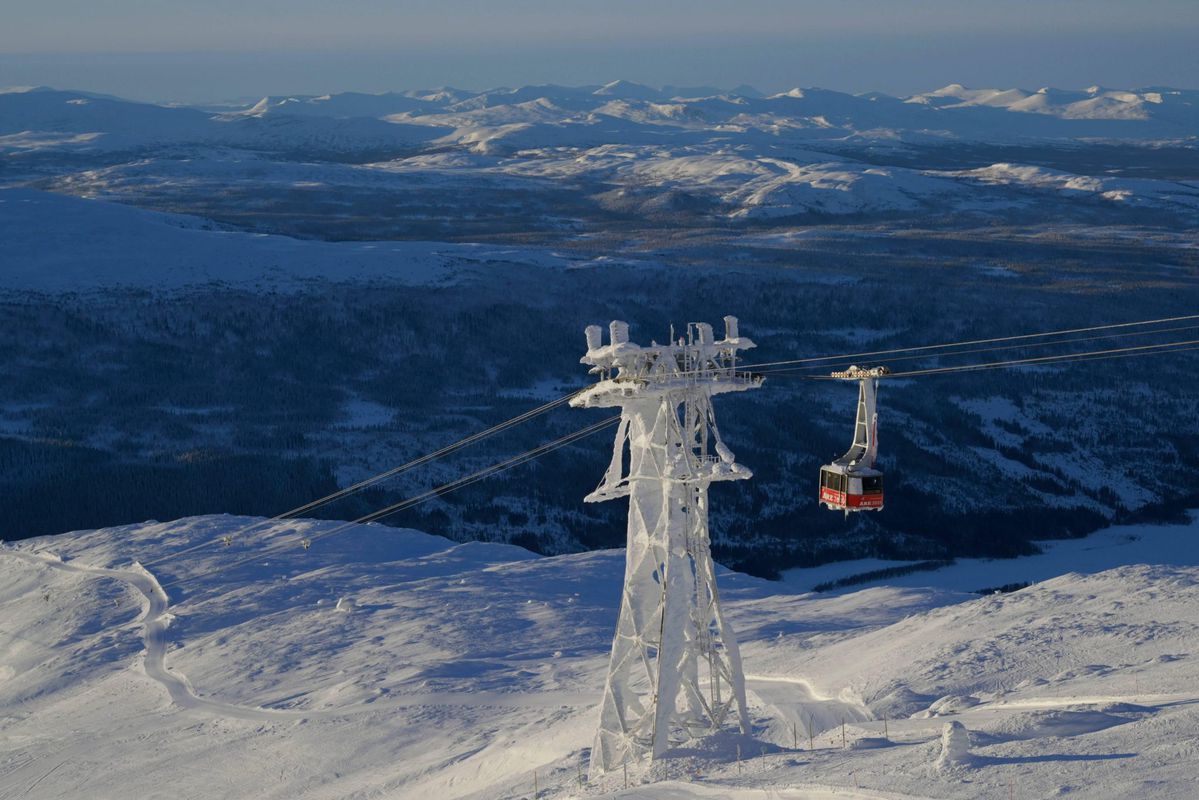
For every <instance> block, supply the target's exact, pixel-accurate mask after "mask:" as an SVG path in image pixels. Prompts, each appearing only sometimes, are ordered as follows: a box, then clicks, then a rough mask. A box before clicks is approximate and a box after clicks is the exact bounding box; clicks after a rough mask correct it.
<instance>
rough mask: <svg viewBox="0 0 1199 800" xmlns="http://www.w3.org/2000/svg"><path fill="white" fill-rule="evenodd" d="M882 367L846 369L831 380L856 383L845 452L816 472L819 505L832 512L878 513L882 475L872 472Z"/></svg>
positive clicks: (876, 441)
mask: <svg viewBox="0 0 1199 800" xmlns="http://www.w3.org/2000/svg"><path fill="white" fill-rule="evenodd" d="M890 372H891V370H889V369H887V368H886V367H873V368H870V369H864V368H862V367H850V368H849V369H847V370H845V371H844V372H834V373H832V377H834V378H838V379H840V380H847V381H857V382H858V413H857V419H856V421H855V423H854V432H853V444H852V445H851V446H850V448H849V451H848V452H847V453H846V454H845V455H843V456H841V457H840V458H838V459H837V460H835V461H833V462H832V463H831V464H825V465H824V466H823V467H821V468H820V503H821V505H823V506H825V507H826V508H828V509H830V510H832V511H844V512H845V513H846V514H849V512H850V511H881V510H882V508H883V473H882V472H881V471H880V470H878V469H875V467H874V463H875V460H876V459H877V458H878V411H877V407H876V402H877V397H878V379H879V378H881V377H883V376H884V375H887V374H889V373H890Z"/></svg>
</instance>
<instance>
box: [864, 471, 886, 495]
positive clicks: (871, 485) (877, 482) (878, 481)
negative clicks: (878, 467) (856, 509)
mask: <svg viewBox="0 0 1199 800" xmlns="http://www.w3.org/2000/svg"><path fill="white" fill-rule="evenodd" d="M882 490H883V476H882V475H875V476H874V477H871V478H862V491H864V492H881V491H882Z"/></svg>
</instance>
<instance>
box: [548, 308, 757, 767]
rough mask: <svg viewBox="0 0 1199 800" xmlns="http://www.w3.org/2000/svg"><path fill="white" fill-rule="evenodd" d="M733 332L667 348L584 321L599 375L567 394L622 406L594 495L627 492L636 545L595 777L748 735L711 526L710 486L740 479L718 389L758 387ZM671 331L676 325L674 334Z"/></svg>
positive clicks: (699, 330) (696, 330) (699, 335)
mask: <svg viewBox="0 0 1199 800" xmlns="http://www.w3.org/2000/svg"><path fill="white" fill-rule="evenodd" d="M724 322H725V337H724V339H723V340H721V341H715V339H714V337H713V333H712V326H711V325H708V324H706V323H692V324H691V325H689V326H688V329H687V335H686V337H683V338H679V339H678V340H677V341H674V342H672V343H670V344H667V345H659V344H657V343H654V344H652V345H651V346H649V347H642V346H639V345H636V344H633V343H631V342H629V340H628V325H627V324H626V323H624V322H619V321H617V322H613V323H612V324H611V326H610V332H611V333H610V336H611V340H610V342H609V344H607V345H604V344H603V341H602V337H603V330H602V329H601V328H600V327H599V326H596V325H592V326H590V327H588V328H587V331H586V335H587V355H585V356H584V357H583V358H582V362H583V363H584V364H590V365H592V369H591V372H592V373H593V374H596V375H598V376H599V382H598V383H596V384H595V385H594V386H592V387H590V388H589V389H587V390H585V391H583V392H581V393H580V394H579V395H578V396H576V397H575V398H573V399H572V400H571V405H573V406H575V407H581V408H595V407H612V406H620V407H621V409H622V412H621V420H620V426H619V428H618V429H617V433H616V443H615V447H614V448H613V453H612V461H611V463H610V465H609V466H608V471H607V473H606V474H605V475H604V479H603V481H602V482H601V483H600V485H599V487H598V488H597V489H596V490H595V491H594V492H592V493H591V494H589V495H588V496H587V498H586V500H587V501H588V502H598V501H602V500H611V499H614V498H617V497H624V496H628V498H629V522H628V549H627V555H626V559H627V561H626V565H625V583H624V592H623V596H622V599H621V607H620V618H619V621H618V622H617V626H616V635H615V637H614V638H613V640H612V653H611V658H610V661H609V664H608V678H607V685H606V686H605V689H604V697H603V703H602V706H601V711H600V724H599V730H598V731H597V732H596V736H595V745H594V747H593V748H592V750H591V767H590V769H591V774H592V775H593V776H596V775H599V774H601V773H603V772H606V771H607V770H610V769H613V768H615V767H619V766H620V765H621V764H623V763H626V762H628V761H632V760H636V759H640V758H642V757H643V756H645V755H647V754H648V755H649V756H650V757H651V758H657V757H659V756H661V755H662V754H664V753H665V752H666V751H667V750H668V749H669V748H671V747H672V746H675V745H677V744H681V743H683V742H685V741H688V740H690V739H693V738H697V737H700V736H704V735H707V734H710V733H712V732H714V731H717V730H719V729H721V728H722V727H724V726H726V725H736V726H737V727H738V728H739V729H740V730H741V731H742V732H743V733H744V732H747V730H748V726H749V718H748V715H747V713H746V710H745V680H744V677H743V675H742V671H741V655H740V652H739V651H738V649H737V641H736V638H735V637H734V635H733V631H732V629H731V628H730V627H729V625H728V623H727V622H726V621H725V619H724V615H723V613H722V612H721V609H720V596H719V593H718V592H717V588H716V574H715V570H714V568H713V565H712V553H711V546H710V538H709V532H708V485H709V484H710V483H712V482H713V481H728V480H744V479H746V478H749V477H751V475H752V473H751V472H750V471H749V470H748V469H746V468H745V467H743V466H741V465H740V464H737V463H736V461H735V460H734V457H733V453H732V452H731V451H730V450H729V449H728V448H727V447H725V445H724V443H723V442H722V441H721V439H720V433H719V431H718V430H717V428H716V417H715V415H714V414H713V411H712V396H713V395H717V394H722V393H724V392H740V391H745V390H747V389H754V388H757V387H758V386H760V385H761V382H762V379H761V377H760V376H751V375H747V374H744V373H738V372H737V371H736V360H737V353H738V351H740V350H745V349H748V348H751V347H753V346H754V343H753V342H751V341H750V340H748V339H743V338H740V336H739V335H738V331H737V319H736V318H735V317H725V318H724ZM671 338H672V339H673V338H674V334H673V333H672V334H671Z"/></svg>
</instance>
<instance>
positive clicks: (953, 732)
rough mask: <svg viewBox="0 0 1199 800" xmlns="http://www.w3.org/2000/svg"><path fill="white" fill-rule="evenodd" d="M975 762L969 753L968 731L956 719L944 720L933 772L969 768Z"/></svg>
mask: <svg viewBox="0 0 1199 800" xmlns="http://www.w3.org/2000/svg"><path fill="white" fill-rule="evenodd" d="M974 764H975V760H974V756H972V755H971V754H970V733H969V732H968V731H967V730H966V726H965V725H963V724H962V723H960V722H958V721H956V720H955V721H953V722H946V723H945V727H944V728H942V729H941V752H940V754H939V755H938V756H937V760H936V761H934V762H933V770H934V771H935V772H938V773H941V774H945V773H953V772H960V771H962V770H964V769H969V768H970V767H973V766H974Z"/></svg>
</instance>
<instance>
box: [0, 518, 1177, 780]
mask: <svg viewBox="0 0 1199 800" xmlns="http://www.w3.org/2000/svg"><path fill="white" fill-rule="evenodd" d="M252 522H254V521H253V520H250V519H245V518H231V517H199V518H193V519H185V520H179V521H177V522H170V523H146V524H143V525H133V526H126V527H124V528H117V529H109V530H100V531H92V532H80V533H75V534H68V535H64V536H60V537H54V538H52V539H41V540H32V541H29V542H23V543H19V544H18V545H17V546H11V545H10V546H8V547H6V548H4V549H0V574H2V575H3V580H2V581H0V586H2V587H4V588H3V589H0V607H2V608H3V611H4V613H3V614H2V615H0V633H3V634H4V635H5V637H6V641H8V642H10V643H11V644H9V645H7V646H6V649H5V650H4V651H3V656H2V663H0V731H3V733H4V739H5V741H6V743H7V744H6V756H5V758H6V761H5V769H4V770H3V771H0V787H3V789H4V791H5V792H6V793H14V792H15V793H25V794H26V795H27V796H29V797H55V796H61V795H62V794H64V793H65V794H72V793H74V792H75V791H76V790H77V787H79V786H82V785H83V784H84V783H85V782H86V783H87V786H88V790H89V792H91V793H95V794H97V795H101V796H111V795H113V794H115V793H117V792H125V793H126V794H128V793H133V794H140V793H145V792H149V791H153V788H152V787H153V786H155V785H159V783H160V782H161V780H162V779H163V776H164V775H165V774H167V773H169V774H171V775H173V776H174V779H176V780H191V779H192V776H198V775H201V774H205V775H210V776H213V775H219V776H220V777H219V778H218V779H216V780H215V781H210V782H207V783H206V784H205V785H206V791H207V792H208V794H209V796H216V797H248V796H253V797H280V798H281V797H300V796H303V797H335V796H347V795H356V794H385V795H392V796H401V797H409V796H420V795H421V794H425V795H428V796H437V797H447V798H448V797H473V798H517V797H527V796H530V795H531V793H532V789H533V786H532V784H533V780H534V778H533V771H534V770H536V771H537V781H538V788H539V791H540V792H541V794H540V796H541V797H561V798H566V797H579V796H614V797H626V796H627V797H632V796H637V797H650V798H675V797H725V798H737V799H738V800H741V799H743V798H753V797H763V796H766V795H764V794H763V792H772V793H773V794H770V795H769V796H781V797H795V798H810V797H850V798H896V797H909V798H910V797H922V798H931V797H935V798H966V797H980V796H983V797H990V796H995V797H1000V796H1004V793H1005V792H1007V791H1009V789H1008V787H1009V784H1012V785H1013V787H1014V790H1016V791H1020V792H1022V793H1023V794H1025V795H1029V796H1047V795H1051V794H1055V793H1064V792H1076V793H1079V794H1080V796H1086V797H1089V798H1091V797H1093V798H1108V797H1110V798H1117V797H1128V796H1135V797H1146V798H1151V797H1163V798H1164V797H1177V796H1180V795H1179V792H1180V791H1183V790H1184V787H1186V786H1189V785H1191V783H1192V781H1193V780H1194V767H1193V763H1192V761H1193V760H1192V759H1191V758H1190V757H1189V755H1188V754H1189V753H1190V752H1191V751H1192V748H1193V747H1194V746H1195V745H1196V743H1197V739H1199V737H1197V736H1196V734H1195V733H1194V731H1195V729H1196V726H1195V723H1196V714H1197V713H1199V712H1196V711H1194V710H1193V705H1192V704H1193V701H1194V700H1196V699H1199V698H1197V697H1196V696H1195V694H1194V685H1195V678H1196V671H1195V666H1194V657H1193V656H1192V653H1194V652H1195V644H1196V641H1197V640H1199V625H1197V624H1196V622H1195V619H1196V618H1197V616H1199V615H1197V614H1196V611H1197V610H1199V568H1197V567H1196V566H1195V563H1194V561H1195V560H1194V559H1192V556H1193V555H1195V554H1194V553H1190V552H1189V551H1183V550H1177V549H1176V550H1175V551H1174V557H1175V559H1176V560H1177V562H1178V563H1177V564H1175V565H1157V566H1147V565H1141V566H1122V567H1118V568H1116V569H1109V570H1105V571H1100V572H1095V573H1091V574H1079V573H1067V574H1059V576H1058V577H1056V578H1053V579H1052V580H1049V581H1046V582H1044V583H1040V584H1036V585H1034V586H1032V587H1030V588H1028V589H1025V590H1022V591H1019V592H1016V593H1014V594H1007V595H993V596H988V597H977V596H975V597H974V599H970V596H969V595H963V594H960V593H956V592H950V591H945V590H942V589H937V588H914V587H913V588H899V587H888V586H880V587H875V588H870V589H866V590H861V591H851V592H842V593H838V594H832V595H810V594H795V593H792V592H791V591H789V590H788V589H787V588H786V585H785V584H784V585H779V584H771V583H769V582H764V581H760V580H755V579H750V578H747V577H745V576H741V575H737V574H733V573H727V572H726V573H723V574H722V575H721V578H720V580H721V581H722V583H723V589H724V595H725V597H726V605H727V610H728V611H729V613H730V614H731V615H732V621H733V624H734V626H735V627H736V629H737V631H738V633H739V638H740V639H741V641H742V643H743V650H744V654H745V664H746V668H747V672H748V674H749V676H750V677H749V690H750V703H751V706H752V710H751V714H752V716H753V719H754V730H753V733H752V736H751V737H749V738H747V739H736V738H733V739H727V738H726V739H716V740H712V741H709V742H706V743H702V744H697V746H696V747H695V748H693V749H689V750H687V751H684V752H680V753H678V754H676V755H675V756H673V757H671V758H668V759H666V760H665V761H663V762H660V763H659V764H658V765H657V766H656V767H655V769H654V770H653V771H650V772H649V773H643V772H641V771H634V772H633V774H631V780H632V781H633V782H634V783H638V784H641V783H642V782H643V781H644V782H646V783H644V784H643V785H640V786H639V787H638V788H636V789H631V790H630V791H629V792H627V793H626V792H624V791H623V790H622V781H623V778H622V777H621V776H620V775H616V776H612V777H611V778H610V779H604V780H601V781H599V782H597V783H593V784H590V785H587V786H584V787H580V786H579V785H578V783H577V771H578V766H579V764H580V760H581V759H582V758H583V757H584V756H585V752H584V751H585V748H586V747H587V745H588V744H589V743H590V737H591V734H592V731H593V724H594V713H595V711H594V707H595V703H596V702H597V700H598V696H597V692H596V687H597V686H599V685H600V680H601V678H602V674H603V668H604V660H605V657H606V651H607V644H608V640H609V637H610V634H611V630H610V626H611V624H612V623H613V622H614V619H615V612H616V608H615V606H616V601H617V598H618V593H619V585H620V575H621V572H622V566H623V565H622V559H623V553H621V552H620V551H610V552H596V553H586V554H579V555H572V556H559V557H554V558H537V557H533V556H532V555H531V554H529V553H527V552H526V551H523V550H521V549H520V548H516V547H511V546H497V545H487V544H470V545H455V544H453V543H451V542H448V541H447V540H445V539H441V538H439V537H435V536H428V535H425V534H420V533H417V532H414V531H403V530H396V529H388V528H382V527H379V526H364V527H362V528H359V529H358V530H356V531H353V532H350V533H349V534H346V535H343V536H340V537H337V538H335V539H330V540H326V541H322V542H321V543H320V544H319V545H318V546H316V547H314V548H313V549H312V550H311V551H309V552H305V551H304V550H303V549H302V548H300V547H299V546H298V544H297V542H298V540H299V538H300V537H301V536H311V535H313V534H315V533H318V532H319V531H321V530H325V529H329V528H331V527H332V526H334V525H336V523H332V522H312V521H304V520H298V521H297V520H293V521H289V522H287V523H271V524H269V525H266V526H260V528H259V529H258V531H257V532H255V533H249V534H247V535H246V537H245V538H244V539H243V540H239V541H238V542H237V543H235V544H234V545H233V546H232V547H231V548H228V549H226V548H222V547H220V545H219V543H217V542H218V539H219V537H220V536H221V535H222V533H224V532H231V531H238V530H244V529H245V528H246V526H247V525H249V524H250V523H252ZM1197 528H1199V524H1197V523H1192V524H1191V525H1190V526H1183V527H1164V528H1161V527H1159V528H1154V527H1141V528H1136V529H1130V528H1126V529H1123V530H1122V531H1121V530H1118V529H1113V531H1112V532H1111V536H1112V537H1113V538H1124V539H1127V538H1128V537H1129V536H1131V535H1136V536H1140V537H1142V538H1141V539H1139V540H1137V541H1144V542H1146V543H1149V542H1160V543H1161V545H1162V548H1157V547H1156V545H1155V546H1150V547H1148V549H1144V550H1141V551H1138V550H1137V545H1135V544H1131V543H1130V544H1129V545H1128V546H1129V549H1128V552H1127V553H1126V555H1127V556H1130V557H1134V556H1135V555H1136V554H1137V553H1138V552H1144V553H1145V554H1146V555H1150V556H1154V555H1156V554H1157V553H1158V552H1161V550H1163V549H1164V548H1165V547H1166V546H1168V544H1169V543H1170V542H1171V541H1175V542H1177V541H1179V540H1181V541H1189V540H1190V539H1192V538H1193V537H1194V535H1195V532H1196V530H1197ZM206 542H214V543H217V544H216V546H215V547H213V548H211V549H208V550H206V551H205V550H201V551H198V552H197V553H194V554H191V555H189V556H180V557H178V558H173V557H172V556H171V553H176V552H180V551H182V550H183V549H185V548H187V547H189V546H192V545H196V544H202V543H206ZM289 543H290V544H292V545H294V546H291V547H288V544H289ZM264 547H272V548H275V549H274V550H272V551H269V552H272V553H273V555H264V556H263V557H262V558H261V559H256V560H253V561H251V562H247V563H245V564H242V565H240V566H233V567H230V566H228V565H229V564H235V563H236V562H239V561H242V560H243V559H244V558H245V556H246V555H249V554H251V553H253V552H263V550H262V548H264ZM134 558H139V559H142V560H143V561H146V562H147V563H151V564H152V566H151V567H150V570H149V571H148V572H147V571H145V570H141V569H139V568H137V567H136V566H133V567H131V566H130V564H131V561H132V559H134ZM1046 558H1051V557H1048V556H1047V557H1046ZM160 559H165V560H161V561H160ZM154 562H157V563H154ZM1059 563H1062V564H1063V565H1064V564H1065V562H1064V561H1063V560H1060V559H1059ZM223 564H224V565H226V566H224V567H222V565H223ZM1011 564H1013V565H1016V567H1017V568H1018V565H1019V561H1015V562H1011ZM925 577H926V578H931V581H928V582H929V583H931V584H935V583H936V576H935V574H934V575H931V576H930V575H926V576H925ZM163 586H165V587H166V588H167V592H168V593H170V595H171V605H170V607H169V608H166V607H164V602H165V597H164V595H163V593H162V587H163ZM339 601H340V602H339ZM351 601H352V602H351ZM143 651H144V655H143ZM842 721H844V723H845V745H846V746H847V748H846V749H843V748H842ZM947 722H953V723H960V725H961V727H960V728H959V727H954V728H952V729H950V730H947V729H946V725H945V724H946V723H947ZM809 727H810V728H811V744H812V745H814V747H815V749H812V750H810V749H809V747H808V745H809V741H808V730H807V728H809ZM112 730H136V731H137V732H138V734H137V736H136V737H123V736H110V735H107V734H105V733H104V731H112ZM146 740H150V741H153V743H154V746H153V748H152V749H146V748H145V747H143V746H141V745H140V744H139V742H144V741H146ZM943 740H944V741H943ZM49 741H54V742H55V744H53V746H51V747H47V746H46V744H45V743H46V742H49ZM738 748H740V750H739V752H740V756H741V757H740V759H738V758H737V752H738ZM235 753H236V754H237V755H236V756H235V755H234V754H235ZM96 762H103V763H105V764H107V765H109V766H108V768H107V769H106V770H105V771H104V772H103V773H96V772H95V771H94V770H92V769H90V767H89V766H88V765H89V764H92V763H96Z"/></svg>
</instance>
